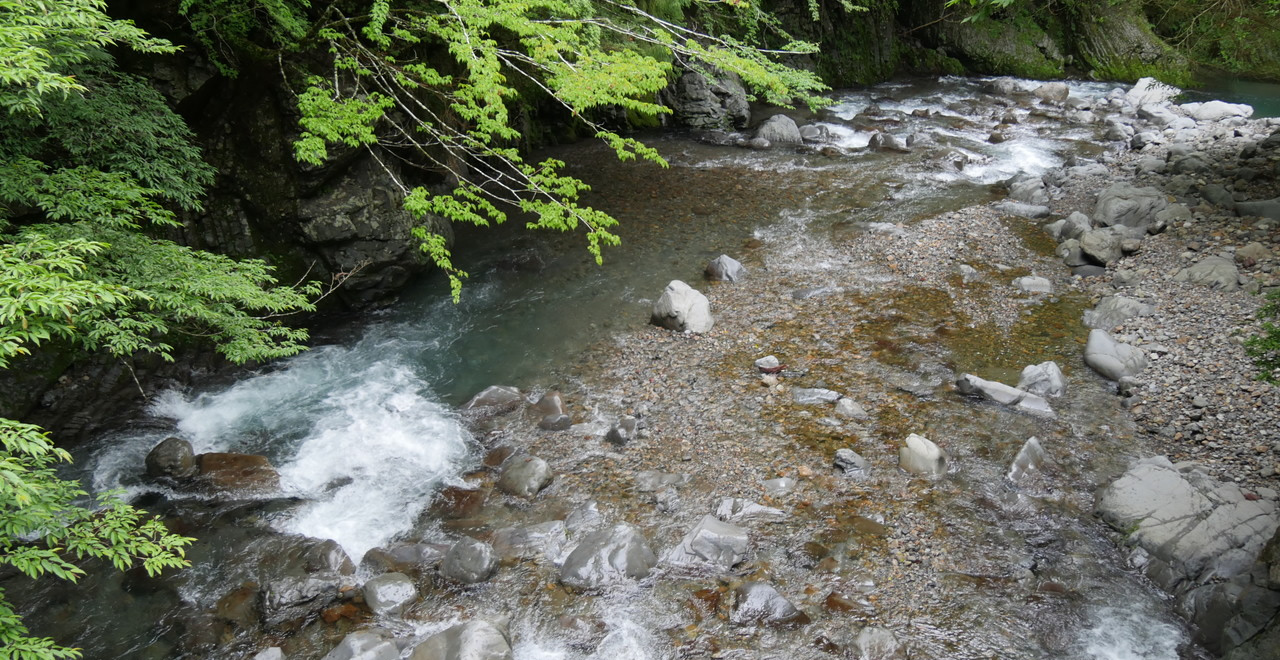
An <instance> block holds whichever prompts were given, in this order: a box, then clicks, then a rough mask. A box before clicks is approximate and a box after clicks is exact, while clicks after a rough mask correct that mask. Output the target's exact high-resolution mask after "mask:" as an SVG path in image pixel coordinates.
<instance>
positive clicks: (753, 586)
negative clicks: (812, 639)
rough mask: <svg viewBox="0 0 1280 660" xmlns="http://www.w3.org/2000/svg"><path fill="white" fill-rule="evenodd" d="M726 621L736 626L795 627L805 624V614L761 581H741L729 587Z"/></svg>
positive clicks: (806, 616)
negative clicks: (730, 599) (731, 589)
mask: <svg viewBox="0 0 1280 660" xmlns="http://www.w3.org/2000/svg"><path fill="white" fill-rule="evenodd" d="M729 621H730V622H732V623H734V624H736V625H740V626H743V625H765V626H776V627H795V626H803V625H807V624H808V623H809V621H810V619H809V615H807V614H805V613H804V612H801V611H800V610H799V609H798V608H796V606H795V605H793V604H792V603H791V601H789V600H787V599H786V598H785V597H784V596H783V595H782V594H780V593H778V590H777V589H774V588H773V586H772V585H769V584H766V583H764V582H744V583H742V584H740V585H738V586H737V587H736V588H735V589H734V590H733V606H732V608H731V610H730V612H729Z"/></svg>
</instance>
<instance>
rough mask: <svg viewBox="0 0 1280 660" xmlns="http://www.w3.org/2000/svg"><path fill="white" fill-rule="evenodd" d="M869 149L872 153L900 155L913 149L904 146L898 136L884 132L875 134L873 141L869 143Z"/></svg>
mask: <svg viewBox="0 0 1280 660" xmlns="http://www.w3.org/2000/svg"><path fill="white" fill-rule="evenodd" d="M867 148H869V149H871V150H872V151H896V152H899V153H908V152H910V151H911V147H908V146H907V145H906V144H904V143H903V142H902V140H900V139H898V137H897V136H895V135H891V134H889V133H883V132H876V133H874V134H873V135H872V136H871V139H870V140H868V141H867Z"/></svg>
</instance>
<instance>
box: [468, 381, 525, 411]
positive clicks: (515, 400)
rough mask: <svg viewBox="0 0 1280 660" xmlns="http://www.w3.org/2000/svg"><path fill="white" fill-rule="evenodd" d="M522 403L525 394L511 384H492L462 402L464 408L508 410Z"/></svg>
mask: <svg viewBox="0 0 1280 660" xmlns="http://www.w3.org/2000/svg"><path fill="white" fill-rule="evenodd" d="M521 403H524V396H522V395H521V394H520V390H518V389H516V388H514V387H511V386H510V385H490V386H489V387H486V388H484V389H483V390H480V392H479V393H478V394H476V395H475V396H473V397H471V399H470V400H469V401H467V402H466V403H464V404H462V409H463V410H476V411H479V410H484V411H485V412H497V411H502V412H506V411H510V410H515V409H516V408H517V407H519V406H520V404H521Z"/></svg>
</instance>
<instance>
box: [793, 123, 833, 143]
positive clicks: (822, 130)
mask: <svg viewBox="0 0 1280 660" xmlns="http://www.w3.org/2000/svg"><path fill="white" fill-rule="evenodd" d="M800 137H801V138H802V139H803V140H804V141H805V142H830V141H831V129H829V128H827V127H826V126H823V125H822V124H805V125H804V126H801V127H800Z"/></svg>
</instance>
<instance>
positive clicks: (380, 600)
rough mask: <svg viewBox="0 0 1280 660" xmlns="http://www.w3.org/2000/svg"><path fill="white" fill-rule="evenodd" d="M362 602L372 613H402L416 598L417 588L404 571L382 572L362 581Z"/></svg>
mask: <svg viewBox="0 0 1280 660" xmlns="http://www.w3.org/2000/svg"><path fill="white" fill-rule="evenodd" d="M363 592H364V602H365V603H367V604H368V605H369V609H371V610H373V613H374V614H403V613H404V611H405V610H406V609H408V608H409V606H410V605H412V604H413V602H414V601H416V600H418V588H417V587H415V586H414V585H413V580H411V579H409V576H407V575H405V574H404V573H384V574H382V575H379V576H378V577H376V578H373V579H372V580H369V581H368V582H365V583H364V588H363Z"/></svg>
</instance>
